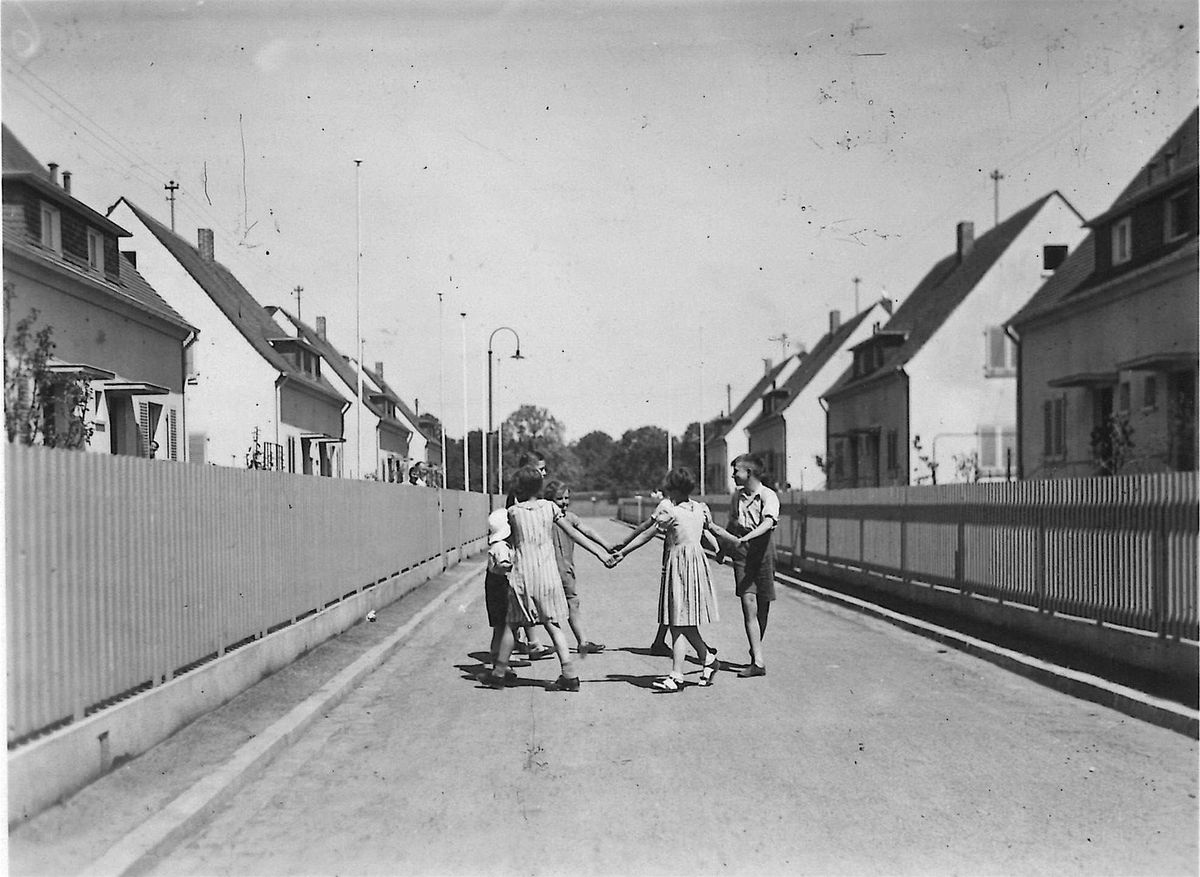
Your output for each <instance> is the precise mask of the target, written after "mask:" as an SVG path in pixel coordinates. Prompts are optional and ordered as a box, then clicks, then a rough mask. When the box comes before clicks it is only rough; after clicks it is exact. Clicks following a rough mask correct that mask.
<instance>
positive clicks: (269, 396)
mask: <svg viewBox="0 0 1200 877" xmlns="http://www.w3.org/2000/svg"><path fill="white" fill-rule="evenodd" d="M108 215H109V218H110V219H113V220H114V221H118V222H120V223H121V224H122V225H124V226H125V227H127V228H128V229H129V230H130V232H131V240H130V250H131V251H132V254H131V255H130V256H129V257H128V258H131V259H135V260H136V263H137V265H138V270H139V271H141V272H142V273H143V274H144V275H145V276H146V277H147V278H149V279H150V280H151V281H152V282H153V283H154V286H155V288H156V289H157V290H158V291H159V293H160V294H161V295H162V297H163V298H164V299H165V300H166V301H168V302H170V303H171V305H172V307H174V308H176V309H177V310H178V311H179V312H180V313H181V314H183V315H184V316H185V317H186V318H187V319H188V321H189V322H191V323H192V324H193V325H195V326H197V327H198V328H199V330H200V337H199V339H198V340H197V341H196V343H194V344H192V345H191V346H190V347H189V348H188V354H189V355H188V357H187V361H186V363H185V368H186V370H187V397H188V427H187V457H188V459H189V460H190V461H192V462H196V463H215V464H217V465H221V466H235V467H246V468H263V469H276V470H283V471H287V472H301V473H304V474H314V475H328V476H342V475H344V474H345V458H344V449H343V444H344V442H345V437H344V427H343V414H344V413H345V411H346V409H347V408H349V406H350V402H349V401H348V400H347V399H345V398H343V397H342V396H341V395H340V394H339V393H338V392H337V390H335V389H334V388H333V386H332V385H331V384H330V382H329V379H328V378H327V377H326V376H325V374H324V370H323V368H322V365H323V363H322V357H321V354H320V353H319V352H318V350H317V349H315V348H314V347H313V345H311V344H309V343H308V342H307V341H305V340H304V339H303V338H300V337H298V336H296V335H294V334H289V333H288V332H286V331H284V330H283V329H282V328H281V327H280V325H279V324H278V323H276V322H275V320H273V319H272V317H271V315H270V314H269V313H268V312H267V310H266V309H265V308H263V307H262V305H260V304H259V303H258V302H257V301H255V299H254V297H253V296H251V295H250V293H249V292H248V291H247V290H246V288H245V287H244V286H242V284H241V283H239V282H238V280H237V278H236V277H234V275H233V274H232V273H231V272H230V271H229V269H227V268H226V267H225V266H224V265H222V264H221V263H220V262H218V261H217V260H216V256H215V248H214V242H213V232H212V230H211V229H206V228H202V229H199V230H198V231H197V244H196V245H195V246H192V245H191V244H189V243H188V242H187V241H185V240H184V239H183V238H182V237H180V236H179V235H177V234H175V232H173V231H171V230H170V229H169V228H167V227H166V226H164V225H163V224H162V223H160V222H159V221H158V220H156V219H154V217H152V216H150V214H148V213H147V212H146V211H144V210H142V209H141V208H139V207H138V206H136V205H135V204H133V203H132V202H130V201H129V200H128V199H126V198H121V199H120V200H118V201H117V203H116V204H114V205H113V206H112V207H111V208H110V209H109V213H108Z"/></svg>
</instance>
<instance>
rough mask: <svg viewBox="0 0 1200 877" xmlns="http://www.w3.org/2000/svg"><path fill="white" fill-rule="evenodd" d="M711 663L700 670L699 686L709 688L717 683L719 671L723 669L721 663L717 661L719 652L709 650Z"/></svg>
mask: <svg viewBox="0 0 1200 877" xmlns="http://www.w3.org/2000/svg"><path fill="white" fill-rule="evenodd" d="M708 657H709V661H708V663H707V664H705V665H704V666H703V667H701V668H700V681H699V682H697V683H696V684H697V685H700V686H702V687H704V688H708V687H709V686H710V685H712V684H713V683H714V682H716V681H717V671H718V670H719V669H721V662H720V661H718V660H717V650H716V649H709V650H708Z"/></svg>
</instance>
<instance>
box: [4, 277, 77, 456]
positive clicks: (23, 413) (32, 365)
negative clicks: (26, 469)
mask: <svg viewBox="0 0 1200 877" xmlns="http://www.w3.org/2000/svg"><path fill="white" fill-rule="evenodd" d="M11 296H12V292H11V289H10V288H9V287H8V286H6V287H5V289H4V305H5V308H4V310H5V323H6V324H7V323H8V311H9V305H10V301H11ZM38 316H39V312H38V310H37V309H36V308H34V309H33V310H31V311H30V312H29V315H28V316H26V317H22V318H21V319H20V320H18V321H17V323H16V325H15V326H14V327H13V336H12V338H11V339H8V340H7V342H6V344H5V349H4V426H5V429H6V430H7V432H8V440H9V441H10V442H19V443H20V444H23V445H44V446H46V447H48V448H69V449H79V448H84V447H86V446H87V443H88V442H89V441H90V440H91V438H92V433H93V430H94V427H93V426H92V424H91V422H90V421H89V420H88V400H89V399H90V398H91V397H92V388H91V382H90V381H88V380H86V379H79V380H76V379H74V378H69V377H64V376H62V375H59V374H56V373H55V372H53V371H52V370H51V369H50V357H51V355H52V354H53V352H54V347H55V344H54V329H53V327H51V326H43V327H42V328H40V329H38V330H37V332H34V331H33V326H34V324H35V323H36V322H37V320H38Z"/></svg>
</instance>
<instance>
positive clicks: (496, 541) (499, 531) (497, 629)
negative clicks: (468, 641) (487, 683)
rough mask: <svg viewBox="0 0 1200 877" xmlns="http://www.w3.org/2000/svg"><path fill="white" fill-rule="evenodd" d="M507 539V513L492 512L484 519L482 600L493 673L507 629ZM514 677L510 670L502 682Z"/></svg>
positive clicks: (509, 568) (509, 557)
mask: <svg viewBox="0 0 1200 877" xmlns="http://www.w3.org/2000/svg"><path fill="white" fill-rule="evenodd" d="M511 535H512V530H511V528H510V527H509V526H508V510H507V509H496V510H495V511H494V512H492V513H491V514H490V515H488V557H487V573H486V575H485V576H484V579H483V598H484V603H485V604H486V605H487V618H488V625H490V626H491V628H492V643H491V647H490V648H489V649H488V654H489V657H490V663H491V665H492V668H493V669H494V668H495V666H496V655H497V653H498V652H499V651H500V639H501V637H502V636H503V634H504V628H505V627H506V626H507V625H508V574H509V572H511V571H512V546H511V545H509V544H508V538H509V536H511ZM485 672H486V670H485ZM516 675H517V674H516V673H513V672H512V671H511V670H510V671H508V672H507V676H506V678H507V679H508V680H509V681H512V680H513V679H515V678H516Z"/></svg>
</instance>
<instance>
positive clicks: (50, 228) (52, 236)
mask: <svg viewBox="0 0 1200 877" xmlns="http://www.w3.org/2000/svg"><path fill="white" fill-rule="evenodd" d="M41 244H42V246H43V247H45V248H46V249H48V250H53V251H54V252H55V253H57V254H58V255H60V256H61V255H62V215H61V214H60V213H59V212H58V208H57V207H53V206H51V205H49V204H42V238H41Z"/></svg>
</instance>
